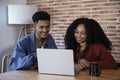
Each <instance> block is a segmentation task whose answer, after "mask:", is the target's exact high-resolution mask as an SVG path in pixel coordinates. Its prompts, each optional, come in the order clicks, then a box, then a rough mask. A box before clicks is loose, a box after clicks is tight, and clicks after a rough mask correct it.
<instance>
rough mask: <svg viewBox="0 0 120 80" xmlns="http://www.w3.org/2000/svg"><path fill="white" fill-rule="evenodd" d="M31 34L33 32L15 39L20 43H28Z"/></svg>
mask: <svg viewBox="0 0 120 80" xmlns="http://www.w3.org/2000/svg"><path fill="white" fill-rule="evenodd" d="M32 36H33V33H32V34H29V35H27V36H23V37H21V38H20V39H19V40H18V41H17V43H21V44H22V43H28V42H30V40H31V37H32Z"/></svg>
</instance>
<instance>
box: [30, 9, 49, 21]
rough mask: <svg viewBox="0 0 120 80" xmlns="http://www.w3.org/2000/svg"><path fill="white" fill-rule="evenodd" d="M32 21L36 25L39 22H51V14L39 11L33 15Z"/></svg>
mask: <svg viewBox="0 0 120 80" xmlns="http://www.w3.org/2000/svg"><path fill="white" fill-rule="evenodd" d="M32 20H33V22H34V23H36V22H38V21H39V20H50V14H48V13H47V12H45V11H38V12H36V13H34V14H33V16H32Z"/></svg>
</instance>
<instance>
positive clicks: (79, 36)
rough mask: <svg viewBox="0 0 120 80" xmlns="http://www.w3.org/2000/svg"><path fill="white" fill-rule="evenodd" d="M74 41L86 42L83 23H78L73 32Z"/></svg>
mask: <svg viewBox="0 0 120 80" xmlns="http://www.w3.org/2000/svg"><path fill="white" fill-rule="evenodd" d="M74 36H75V39H76V41H77V42H78V43H79V44H81V43H85V42H86V30H85V25H84V24H79V25H78V27H77V28H76V29H75V33H74Z"/></svg>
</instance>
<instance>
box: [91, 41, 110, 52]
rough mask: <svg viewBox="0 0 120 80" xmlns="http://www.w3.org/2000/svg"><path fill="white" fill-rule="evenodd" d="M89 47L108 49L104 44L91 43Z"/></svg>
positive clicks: (99, 49)
mask: <svg viewBox="0 0 120 80" xmlns="http://www.w3.org/2000/svg"><path fill="white" fill-rule="evenodd" d="M89 48H91V49H94V50H95V51H108V50H107V48H106V47H105V46H104V45H103V44H97V43H94V44H90V45H89Z"/></svg>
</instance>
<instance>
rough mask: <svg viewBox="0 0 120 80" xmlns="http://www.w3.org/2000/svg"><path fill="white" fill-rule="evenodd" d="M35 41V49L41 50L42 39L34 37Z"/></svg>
mask: <svg viewBox="0 0 120 80" xmlns="http://www.w3.org/2000/svg"><path fill="white" fill-rule="evenodd" d="M35 41H36V48H41V47H42V46H43V42H44V39H43V38H40V37H38V36H37V35H36V37H35Z"/></svg>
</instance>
